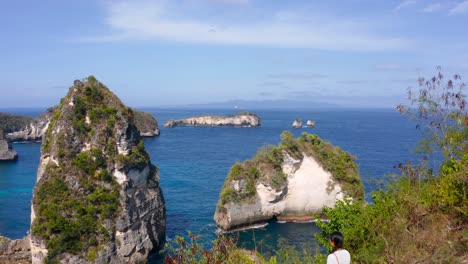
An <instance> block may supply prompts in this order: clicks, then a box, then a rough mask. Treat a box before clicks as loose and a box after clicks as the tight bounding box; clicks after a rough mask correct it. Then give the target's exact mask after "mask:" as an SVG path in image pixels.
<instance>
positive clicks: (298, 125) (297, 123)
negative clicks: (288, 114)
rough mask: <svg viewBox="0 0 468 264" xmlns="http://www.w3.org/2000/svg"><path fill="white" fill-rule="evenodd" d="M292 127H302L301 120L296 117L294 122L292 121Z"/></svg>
mask: <svg viewBox="0 0 468 264" xmlns="http://www.w3.org/2000/svg"><path fill="white" fill-rule="evenodd" d="M292 127H293V128H301V127H302V121H301V120H300V119H299V118H296V120H294V122H293V123H292Z"/></svg>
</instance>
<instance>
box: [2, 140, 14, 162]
mask: <svg viewBox="0 0 468 264" xmlns="http://www.w3.org/2000/svg"><path fill="white" fill-rule="evenodd" d="M16 159H18V153H16V151H15V150H14V149H13V148H12V147H11V145H10V144H8V142H7V141H6V140H2V139H0V162H1V161H13V160H16Z"/></svg>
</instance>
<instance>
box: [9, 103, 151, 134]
mask: <svg viewBox="0 0 468 264" xmlns="http://www.w3.org/2000/svg"><path fill="white" fill-rule="evenodd" d="M54 109H55V108H53V107H52V108H49V109H48V110H47V112H46V113H43V114H41V115H40V116H39V117H37V118H35V119H34V120H32V121H31V122H30V123H29V124H28V125H26V126H23V127H21V128H18V129H15V130H13V131H12V132H9V133H6V135H5V138H6V139H7V140H8V141H10V142H14V141H40V140H41V139H42V136H43V135H44V133H45V131H46V130H47V128H48V126H49V122H50V118H51V117H52V113H53V111H54ZM134 115H135V125H136V127H137V128H138V130H139V131H140V136H142V137H154V136H159V128H158V121H157V120H156V119H155V118H154V116H153V115H152V114H151V113H147V112H141V111H137V110H134ZM20 117H21V116H20ZM25 118H27V117H25Z"/></svg>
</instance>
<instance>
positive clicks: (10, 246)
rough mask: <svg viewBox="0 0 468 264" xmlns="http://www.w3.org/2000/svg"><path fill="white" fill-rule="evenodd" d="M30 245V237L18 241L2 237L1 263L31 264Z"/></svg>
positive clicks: (0, 238)
mask: <svg viewBox="0 0 468 264" xmlns="http://www.w3.org/2000/svg"><path fill="white" fill-rule="evenodd" d="M29 243H30V242H29V236H26V237H24V238H22V239H17V240H11V239H9V238H6V237H2V236H0V263H4V264H10V263H11V264H13V263H15V264H23V263H31V247H30V245H29Z"/></svg>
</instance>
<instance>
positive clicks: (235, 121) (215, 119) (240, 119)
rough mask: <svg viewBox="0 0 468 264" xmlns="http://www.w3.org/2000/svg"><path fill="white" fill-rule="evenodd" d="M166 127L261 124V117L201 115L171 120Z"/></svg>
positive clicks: (248, 115)
mask: <svg viewBox="0 0 468 264" xmlns="http://www.w3.org/2000/svg"><path fill="white" fill-rule="evenodd" d="M164 126H165V127H174V126H251V127H255V126H260V118H259V117H258V116H256V115H250V114H245V115H236V116H230V117H224V116H199V117H191V118H187V119H181V120H170V121H168V122H166V124H164Z"/></svg>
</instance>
